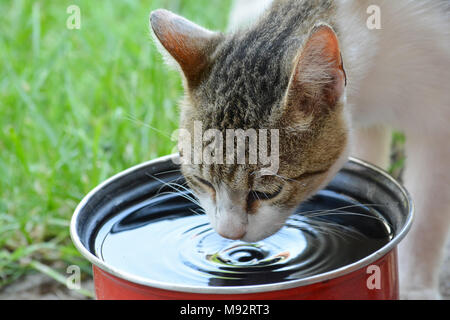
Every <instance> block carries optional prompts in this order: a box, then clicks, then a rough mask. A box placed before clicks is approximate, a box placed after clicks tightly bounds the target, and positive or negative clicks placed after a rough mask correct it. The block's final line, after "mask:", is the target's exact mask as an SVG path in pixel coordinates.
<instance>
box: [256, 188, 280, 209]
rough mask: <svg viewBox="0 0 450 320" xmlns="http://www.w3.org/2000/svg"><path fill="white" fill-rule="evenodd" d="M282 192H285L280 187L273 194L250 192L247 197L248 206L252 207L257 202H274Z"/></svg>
mask: <svg viewBox="0 0 450 320" xmlns="http://www.w3.org/2000/svg"><path fill="white" fill-rule="evenodd" d="M282 190H283V188H282V187H280V188H279V189H278V190H277V191H276V192H273V193H266V192H259V191H250V192H249V194H248V196H247V205H248V206H249V207H250V206H251V205H252V204H253V203H255V202H256V201H269V200H273V199H275V198H276V197H278V196H279V195H280V193H281V191H282Z"/></svg>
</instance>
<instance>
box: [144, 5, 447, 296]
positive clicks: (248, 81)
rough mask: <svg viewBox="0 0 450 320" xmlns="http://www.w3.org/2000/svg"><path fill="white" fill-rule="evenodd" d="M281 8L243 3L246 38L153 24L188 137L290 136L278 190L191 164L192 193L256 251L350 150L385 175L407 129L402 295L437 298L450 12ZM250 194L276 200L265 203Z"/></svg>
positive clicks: (284, 140) (247, 173) (175, 22)
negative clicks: (178, 83)
mask: <svg viewBox="0 0 450 320" xmlns="http://www.w3.org/2000/svg"><path fill="white" fill-rule="evenodd" d="M273 2H274V3H271V1H268V0H264V1H262V0H261V1H258V0H252V1H248V0H238V1H236V3H235V7H234V11H233V12H234V13H233V14H232V19H231V21H232V23H233V24H239V25H246V27H245V28H243V29H239V28H237V27H236V25H232V29H233V30H237V31H234V32H232V33H231V34H230V35H222V34H218V33H211V32H209V31H206V30H204V29H199V28H197V27H196V26H192V25H190V24H189V23H188V22H186V21H184V20H179V19H178V17H174V16H171V15H169V14H168V13H167V12H158V13H157V14H154V15H152V20H153V21H152V25H153V29H154V31H155V34H156V36H157V38H158V39H159V41H160V42H161V43H162V45H163V46H164V48H165V49H166V50H167V51H168V53H169V54H170V55H171V56H172V57H174V59H175V62H176V64H177V65H178V66H179V67H180V68H181V71H182V72H183V74H184V80H185V87H186V99H185V101H184V103H183V106H184V107H183V109H182V122H181V126H182V127H184V128H187V129H190V130H192V125H193V122H194V121H202V122H203V123H204V126H205V129H210V128H216V129H219V130H226V129H230V128H234V129H238V128H239V129H249V128H280V129H282V130H281V136H280V141H281V150H280V159H281V163H280V165H281V166H280V172H279V174H278V177H281V178H283V181H278V180H276V179H275V178H270V177H269V178H264V179H261V180H258V179H254V178H253V176H252V173H254V172H255V170H257V169H258V168H255V167H252V166H225V165H216V166H214V165H213V166H211V165H208V166H204V165H203V166H202V165H201V166H184V168H183V173H184V174H185V176H186V178H187V180H188V182H189V183H190V184H191V186H192V187H193V189H194V190H195V191H196V192H197V196H198V198H199V199H200V201H201V203H202V205H203V206H204V207H205V210H206V212H207V214H208V215H209V217H210V219H211V221H212V224H213V226H214V227H215V228H216V230H218V232H219V233H221V234H224V235H225V236H227V237H229V238H236V239H240V238H243V239H244V240H249V241H253V240H258V239H260V238H264V237H266V236H268V235H270V234H272V233H274V232H276V231H277V230H278V229H279V227H280V226H281V225H282V223H283V222H284V220H285V219H286V217H287V216H289V214H290V213H291V212H292V209H293V208H294V207H296V205H298V203H299V202H301V201H303V200H305V199H306V198H307V197H309V196H311V195H312V194H314V192H316V191H317V190H318V189H319V188H320V187H321V186H323V185H324V184H326V183H327V182H328V181H329V180H330V179H331V178H332V177H333V176H334V174H335V173H336V172H337V171H338V170H339V168H340V167H341V166H342V165H343V163H344V162H345V160H346V159H347V157H348V155H349V154H350V150H353V151H352V155H354V156H357V157H360V158H363V159H365V160H369V161H371V162H373V163H375V164H378V165H379V166H382V167H385V168H386V166H387V165H388V163H389V156H390V154H389V147H390V141H391V133H390V130H391V129H392V128H395V129H398V130H402V131H404V132H405V133H406V135H407V137H408V142H407V155H408V163H407V171H406V185H407V187H408V189H409V190H410V192H411V193H412V195H413V198H414V200H415V203H416V209H417V218H416V222H415V225H414V228H413V230H412V232H411V234H410V236H409V237H408V239H407V240H406V241H405V243H404V244H403V246H402V247H401V250H400V263H401V268H402V270H401V275H402V279H401V285H402V293H403V295H404V296H405V297H409V298H435V297H437V296H438V291H437V286H438V283H437V280H438V270H439V265H440V262H441V259H442V256H443V248H444V245H445V242H446V239H447V233H448V228H449V224H450V171H449V170H448V169H449V168H448V165H449V163H450V148H449V147H448V143H449V141H450V125H449V124H450V93H449V91H450V90H449V83H450V72H449V67H450V32H449V30H450V28H449V27H450V23H449V21H448V5H446V4H445V2H443V1H439V0H434V1H432V0H428V1H412V0H396V1H381V0H371V1H366V0H363V1H361V0H337V1H331V0H317V1H313V0H303V1H300V0H297V1H296V0H275V1H273ZM447 4H448V2H447ZM370 5H378V6H379V8H380V9H381V27H382V29H381V30H370V29H369V28H368V26H367V19H368V17H369V14H368V13H367V8H368V7H369V6H370ZM266 7H269V9H268V10H267V11H265V12H264V10H263V9H265V8H266ZM263 12H264V13H263ZM261 14H262V16H261V18H259V19H258V15H261ZM250 21H252V22H250ZM253 21H254V22H253ZM168 25H169V26H170V28H166V27H167V26H168ZM333 30H334V32H335V33H334V32H333ZM186 31H189V32H186ZM174 39H176V41H174ZM174 43H176V45H174ZM180 43H181V44H182V45H181V47H182V48H183V49H182V50H180V49H179V48H180ZM341 56H342V60H343V65H342V61H341V58H340V57H341ZM199 66H201V68H200V67H199ZM345 84H347V86H346V88H345V89H344V86H345ZM294 180H295V183H292V182H291V181H294ZM299 182H300V185H299V184H298V183H299ZM252 190H261V192H259V194H261V193H267V194H271V195H272V196H270V197H268V199H267V201H256V200H255V199H254V197H253V198H252V197H250V195H251V192H252ZM249 192H250V194H249V196H247V193H249ZM250 198H251V199H250ZM249 199H250V200H249ZM257 200H260V199H257ZM275 212H278V215H279V216H277V217H275V216H274V215H275Z"/></svg>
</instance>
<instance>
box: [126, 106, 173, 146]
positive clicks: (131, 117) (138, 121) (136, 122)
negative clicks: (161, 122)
mask: <svg viewBox="0 0 450 320" xmlns="http://www.w3.org/2000/svg"><path fill="white" fill-rule="evenodd" d="M124 118H125V119H126V120H128V121H131V122H134V124H137V125H140V126H143V127H146V128H148V129H151V130H153V131H154V132H156V133H157V134H158V135H160V136H162V137H164V138H166V139H169V140H172V137H171V136H170V135H168V134H167V133H166V132H164V131H161V130H159V129H157V128H155V127H153V126H151V125H149V124H148V123H145V122H143V121H141V120H139V119H138V118H136V117H134V116H133V115H132V114H129V113H128V114H127V115H125V116H124Z"/></svg>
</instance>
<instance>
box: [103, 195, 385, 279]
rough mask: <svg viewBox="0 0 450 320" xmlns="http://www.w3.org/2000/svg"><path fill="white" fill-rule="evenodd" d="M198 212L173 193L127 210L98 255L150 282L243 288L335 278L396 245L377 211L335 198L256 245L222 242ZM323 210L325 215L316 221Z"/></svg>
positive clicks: (313, 204)
mask: <svg viewBox="0 0 450 320" xmlns="http://www.w3.org/2000/svg"><path fill="white" fill-rule="evenodd" d="M336 208H341V209H340V210H337V209H336ZM342 208H343V209H342ZM198 211H199V208H198V207H196V206H195V205H194V204H192V203H190V202H189V201H187V200H186V199H185V198H184V197H182V196H180V195H175V194H166V195H162V196H160V197H157V198H155V199H152V200H149V201H148V202H147V203H145V204H141V205H138V206H137V207H136V208H130V209H129V210H128V211H124V212H123V213H121V214H119V215H117V216H116V217H115V218H113V219H111V220H110V221H108V222H107V223H105V224H104V225H103V226H102V227H101V228H100V230H99V231H98V233H97V237H96V240H95V250H96V254H97V255H98V256H99V257H100V258H101V259H103V260H104V261H105V262H107V263H108V264H109V265H111V266H113V267H114V268H117V269H120V270H122V271H124V272H127V273H130V274H133V275H135V276H140V277H142V278H146V279H149V280H156V281H160V282H166V283H173V284H184V285H192V286H206V285H208V286H217V287H218V286H220V287H223V286H246V285H256V284H271V283H280V282H287V281H291V280H297V279H301V278H304V277H308V276H312V275H317V274H321V273H325V272H328V271H332V270H335V269H338V268H340V267H343V266H346V265H348V264H351V263H354V262H357V261H358V260H361V259H363V258H365V257H367V256H368V255H370V254H371V253H373V252H375V251H377V250H378V249H380V248H381V247H383V246H384V245H385V244H387V243H388V242H389V241H390V239H392V235H391V232H390V228H389V226H388V223H387V222H386V221H385V220H383V219H382V216H381V214H380V213H379V212H378V211H376V210H375V208H374V207H366V206H362V205H357V203H356V202H355V201H354V200H352V199H349V198H345V197H344V196H341V195H339V194H336V193H333V192H331V191H322V192H321V193H320V194H319V195H317V196H316V197H315V198H314V199H312V200H310V201H308V202H307V203H306V204H304V205H302V207H300V208H299V210H298V213H297V214H295V215H293V216H292V217H291V218H290V219H289V221H288V222H287V224H286V226H285V227H284V228H283V229H282V230H281V231H280V232H278V233H277V234H276V235H274V236H272V237H270V238H268V239H266V240H264V241H261V242H259V243H255V244H249V243H244V242H241V241H231V240H226V239H224V238H222V237H220V236H219V235H218V234H217V233H216V232H214V230H212V228H211V227H210V225H209V223H208V220H207V218H206V216H205V215H201V214H198V213H197V212H198ZM321 211H327V212H325V213H324V214H325V215H322V214H320V215H319V216H317V213H319V212H321ZM302 212H303V213H304V214H302ZM348 213H353V214H348Z"/></svg>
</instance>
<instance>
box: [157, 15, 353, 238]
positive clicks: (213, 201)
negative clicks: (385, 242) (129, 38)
mask: <svg viewBox="0 0 450 320" xmlns="http://www.w3.org/2000/svg"><path fill="white" fill-rule="evenodd" d="M150 20H151V27H152V31H153V32H154V35H155V39H156V40H157V44H158V45H159V47H160V48H161V50H162V52H163V54H164V55H165V57H166V58H167V59H168V60H169V62H170V63H172V64H174V65H175V66H176V67H177V68H178V69H179V70H180V71H181V74H182V75H183V80H184V86H185V98H184V100H183V102H182V104H181V114H182V116H181V124H180V127H181V128H182V129H184V132H187V133H188V136H190V138H195V137H196V135H197V136H198V134H199V132H195V131H196V130H197V131H198V130H199V128H200V131H201V132H200V138H201V137H202V134H203V133H206V132H207V130H211V129H214V130H215V132H216V134H215V135H214V134H213V135H209V137H208V138H205V137H203V138H204V140H201V141H200V144H199V145H197V146H195V143H192V149H190V150H182V151H183V152H185V153H186V152H187V153H189V157H188V158H189V160H193V158H194V154H195V148H197V149H198V147H199V146H200V147H203V148H200V152H202V151H204V150H205V149H208V147H211V145H213V148H212V149H211V150H213V152H212V153H213V154H214V156H217V153H221V151H223V154H222V155H223V159H224V161H223V163H221V162H220V161H215V162H214V161H213V162H208V163H205V162H201V161H200V162H198V163H197V164H194V163H195V160H193V161H188V162H189V163H185V164H183V165H182V172H183V174H184V176H185V178H186V180H187V182H188V184H189V186H190V187H191V188H192V190H194V192H195V195H196V196H197V198H198V199H199V201H200V203H201V205H202V207H203V208H204V210H205V212H206V214H207V215H208V217H209V219H210V222H211V224H212V226H213V227H214V229H215V230H216V231H217V232H218V233H219V234H221V235H222V236H224V237H226V238H229V239H242V240H244V241H248V242H254V241H259V240H262V239H264V238H266V237H268V236H271V235H272V234H274V233H275V232H277V231H278V230H279V229H280V228H281V227H282V226H283V224H284V223H285V221H286V219H287V218H288V217H289V216H290V215H291V214H292V213H293V211H294V210H295V209H296V208H297V207H298V205H299V204H300V203H301V202H302V201H304V200H306V199H308V197H311V196H312V195H313V194H314V193H315V192H317V191H318V190H319V189H320V188H322V187H323V186H325V185H326V184H327V183H328V182H329V181H330V180H331V179H332V178H333V176H334V175H335V174H336V173H337V171H338V170H339V169H340V168H341V167H342V165H343V164H344V162H345V161H346V159H347V157H348V146H349V141H348V140H349V136H348V131H349V127H348V121H347V118H346V116H345V113H344V103H345V84H346V75H345V71H344V68H343V63H342V58H341V53H340V48H339V42H338V38H337V36H336V34H335V32H334V31H333V29H332V28H331V27H330V26H328V25H325V24H318V25H316V26H315V27H314V28H313V29H312V30H310V31H309V32H307V33H306V34H305V35H299V34H283V32H278V33H277V32H274V33H268V32H267V31H266V30H265V29H264V28H263V27H261V28H258V27H255V28H253V29H251V30H248V31H246V32H243V33H236V34H232V35H223V34H221V33H218V32H212V31H209V30H206V29H204V28H202V27H199V26H197V25H195V24H193V23H192V22H190V21H188V20H186V19H184V18H182V17H179V16H177V15H175V14H173V13H170V12H169V11H166V10H157V11H155V12H153V13H152V15H151V19H150ZM229 129H235V130H236V129H242V130H252V129H253V130H255V132H261V131H259V130H260V129H267V130H268V132H271V131H270V130H277V131H276V132H278V139H279V144H278V145H275V144H272V142H273V141H272V140H273V139H275V136H273V135H272V136H271V135H270V134H269V135H268V136H269V138H268V140H267V145H268V146H270V147H269V149H271V150H268V151H267V152H266V155H267V154H272V155H273V154H276V155H277V156H278V159H277V161H278V165H277V167H276V168H277V172H272V173H273V174H271V175H264V174H261V172H262V171H261V170H263V169H264V168H267V163H264V164H263V163H262V162H261V161H258V162H256V163H255V162H253V163H252V164H249V162H246V163H247V164H237V163H233V164H231V163H229V162H228V161H226V156H227V154H226V153H227V151H228V150H227V147H228V146H226V141H227V140H226V130H229ZM211 137H214V138H213V139H211ZM270 137H271V138H270ZM184 138H185V137H181V139H184ZM220 138H222V140H221V139H220ZM219 140H221V141H222V144H220V143H219V144H217V143H218V142H217V141H219ZM233 141H234V140H233ZM255 141H259V140H253V143H255ZM212 142H214V143H212ZM223 142H225V144H223ZM250 144H251V143H250ZM274 146H276V147H274ZM232 147H234V143H233V146H232ZM259 147H261V145H259ZM250 148H251V146H250V145H249V144H246V147H245V151H246V152H245V155H246V156H247V160H249V157H250ZM197 151H198V150H197ZM183 156H184V157H185V158H186V154H184V155H183ZM215 159H216V160H217V159H220V157H218V158H215ZM197 160H198V159H197ZM266 174H267V173H266Z"/></svg>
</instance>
